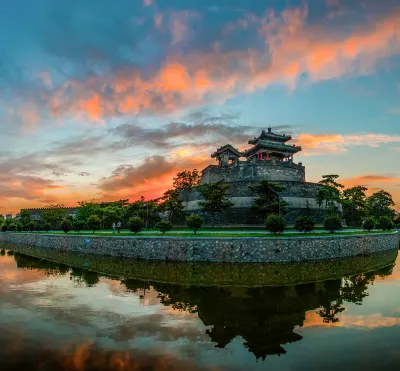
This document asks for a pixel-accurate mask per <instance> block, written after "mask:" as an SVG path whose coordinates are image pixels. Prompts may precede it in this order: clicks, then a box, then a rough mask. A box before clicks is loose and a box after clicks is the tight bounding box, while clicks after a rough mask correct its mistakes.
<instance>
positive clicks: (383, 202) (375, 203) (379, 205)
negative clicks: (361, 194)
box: [367, 190, 395, 218]
mask: <svg viewBox="0 0 400 371" xmlns="http://www.w3.org/2000/svg"><path fill="white" fill-rule="evenodd" d="M394 205H395V203H394V201H393V198H392V195H391V194H390V193H389V192H386V191H383V190H380V191H378V192H375V193H374V194H372V195H371V196H370V197H368V199H367V207H368V214H369V215H371V216H374V217H375V218H379V217H381V216H388V217H390V218H394V216H395V210H394Z"/></svg>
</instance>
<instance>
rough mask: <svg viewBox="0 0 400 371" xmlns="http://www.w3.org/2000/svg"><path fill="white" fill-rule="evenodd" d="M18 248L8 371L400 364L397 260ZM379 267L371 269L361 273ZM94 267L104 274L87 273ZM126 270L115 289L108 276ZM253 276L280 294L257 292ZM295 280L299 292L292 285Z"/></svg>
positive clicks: (4, 293) (6, 256)
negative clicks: (209, 258)
mask: <svg viewBox="0 0 400 371" xmlns="http://www.w3.org/2000/svg"><path fill="white" fill-rule="evenodd" d="M3 247H4V246H3ZM12 250H13V251H11V250H10V246H8V250H2V252H1V255H0V355H1V356H0V370H80V371H81V370H244V369H251V370H339V369H340V370H352V369H358V368H359V369H365V370H378V369H382V370H383V369H385V370H391V369H393V370H394V369H398V367H399V364H400V268H399V266H400V259H399V258H397V264H395V259H396V255H397V252H392V253H390V254H386V255H382V256H380V257H377V258H375V257H373V258H371V257H370V258H366V257H360V258H358V259H355V260H347V261H342V262H340V263H337V262H336V263H333V262H332V263H329V264H328V263H324V264H325V265H323V264H322V265H321V263H316V264H314V265H313V264H310V263H307V264H303V265H301V264H300V265H295V266H291V267H289V266H287V265H286V266H285V265H280V266H279V265H273V266H269V267H267V266H265V267H262V266H261V265H254V266H253V268H250V269H248V270H246V269H247V268H243V267H233V266H224V267H221V266H218V265H215V266H210V265H201V264H200V265H194V266H189V267H188V266H187V265H186V266H185V265H182V264H180V265H179V266H174V265H173V264H166V263H164V264H163V265H157V264H147V263H140V264H139V263H137V264H136V263H130V262H126V261H118V260H115V259H114V260H108V262H107V261H104V260H103V261H96V260H95V259H93V258H88V257H71V256H66V255H65V256H64V257H58V259H56V260H58V261H64V262H66V261H67V262H69V264H70V265H74V264H75V267H71V266H70V265H66V264H61V263H54V262H50V261H48V260H42V259H38V258H37V257H35V258H34V257H30V256H27V255H26V254H22V253H21V249H20V248H15V249H12ZM17 251H19V252H17ZM25 253H26V251H25ZM35 254H40V252H39V253H38V252H35ZM63 259H64V260H63ZM135 264H136V265H135ZM146 264H147V265H146ZM333 264H336V265H333ZM371 265H375V269H374V270H373V271H369V272H367V273H361V272H362V271H363V268H364V269H365V270H370V268H371ZM378 265H380V267H378ZM93 267H96V269H97V270H98V271H102V272H107V273H103V274H98V273H95V272H93V271H89V270H86V269H85V268H89V269H94V268H93ZM349 269H352V270H353V271H354V272H355V273H356V274H349ZM331 270H334V271H338V272H345V273H346V275H345V276H343V277H340V276H338V277H334V273H332V272H331ZM118 271H121V273H120V277H119V278H118V279H117V278H107V277H106V275H108V276H110V275H112V276H115V277H117V276H118ZM135 272H136V273H135ZM229 272H230V273H229ZM254 272H257V273H254ZM306 272H309V274H307V273H306ZM254 274H257V275H258V277H263V278H262V280H263V282H265V283H268V282H272V283H275V286H259V287H255V286H254V277H255V276H254ZM297 274H298V275H299V276H298V277H297V276H296V275H297ZM185 275H186V276H185ZM122 276H123V277H125V278H123V277H122ZM218 276H219V277H221V282H223V286H218V285H216V281H218ZM324 276H326V277H325V279H321V277H324ZM128 277H129V278H128ZM135 277H136V278H135ZM144 277H148V278H149V279H150V278H151V281H150V280H149V279H147V280H146V279H143V278H144ZM155 277H156V278H157V280H156V281H157V282H155V281H153V279H154V278H155ZM207 277H209V282H210V283H212V285H207V279H208V278H207ZM230 277H231V278H232V279H231V278H230ZM138 278H141V279H138ZM307 278H308V279H307ZM316 278H319V279H318V280H317V281H318V282H308V283H306V282H307V281H312V280H313V279H316ZM295 279H298V280H299V281H301V282H302V284H298V285H287V283H288V282H289V281H290V280H295ZM182 280H183V281H185V280H186V281H187V282H189V281H191V283H190V284H186V285H185V284H183V283H184V282H182ZM193 280H195V281H196V282H198V284H197V285H196V284H194V283H193ZM239 283H242V284H239ZM279 283H284V284H283V285H279V286H276V285H278V284H279ZM247 284H249V285H250V284H252V286H246V285H247ZM285 284H286V285H285Z"/></svg>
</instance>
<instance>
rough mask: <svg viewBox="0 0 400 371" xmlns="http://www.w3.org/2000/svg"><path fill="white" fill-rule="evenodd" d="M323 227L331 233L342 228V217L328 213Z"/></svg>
mask: <svg viewBox="0 0 400 371" xmlns="http://www.w3.org/2000/svg"><path fill="white" fill-rule="evenodd" d="M324 228H325V229H326V230H327V231H329V232H331V233H334V232H336V231H340V230H341V229H342V218H341V217H340V216H339V215H329V216H328V217H327V218H326V219H325V223H324Z"/></svg>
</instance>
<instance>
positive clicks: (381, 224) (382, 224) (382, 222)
mask: <svg viewBox="0 0 400 371" xmlns="http://www.w3.org/2000/svg"><path fill="white" fill-rule="evenodd" d="M378 228H379V229H383V230H384V231H390V230H391V229H393V228H394V223H393V221H392V219H391V218H390V217H388V216H386V215H384V216H381V217H380V218H379V220H378Z"/></svg>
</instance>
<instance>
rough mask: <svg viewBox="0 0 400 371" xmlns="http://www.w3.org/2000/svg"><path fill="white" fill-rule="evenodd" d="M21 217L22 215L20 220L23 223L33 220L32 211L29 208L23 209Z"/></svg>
mask: <svg viewBox="0 0 400 371" xmlns="http://www.w3.org/2000/svg"><path fill="white" fill-rule="evenodd" d="M19 217H20V222H21V223H22V224H23V225H26V224H28V223H29V222H30V221H31V212H30V211H29V210H24V209H22V210H21V212H20V213H19Z"/></svg>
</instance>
